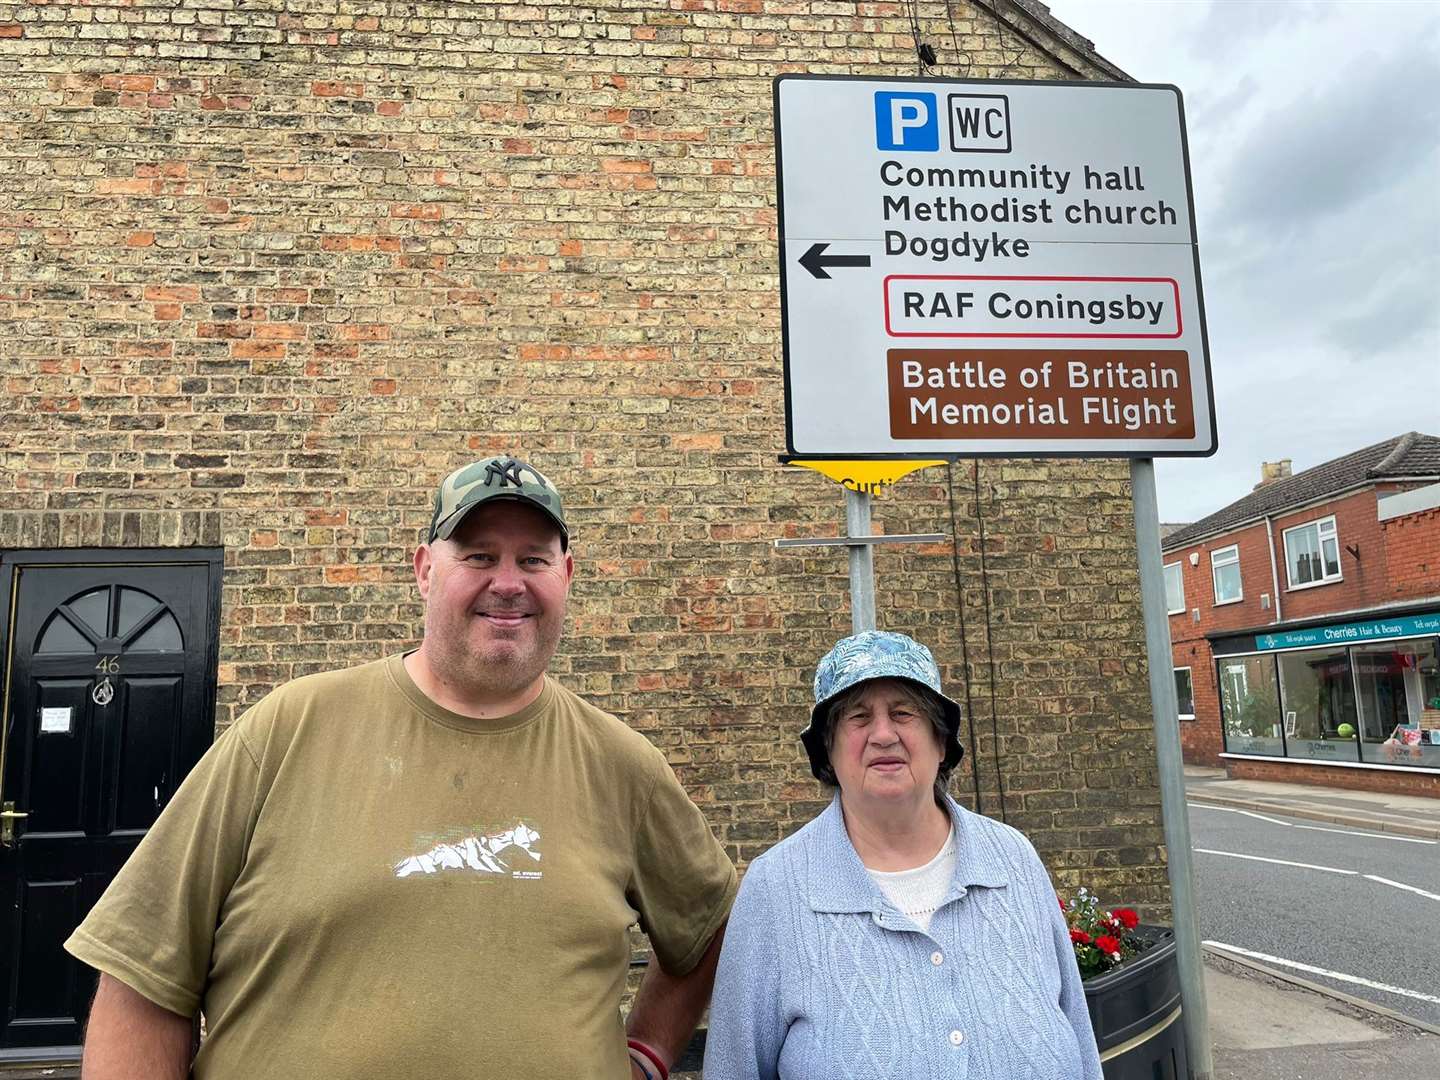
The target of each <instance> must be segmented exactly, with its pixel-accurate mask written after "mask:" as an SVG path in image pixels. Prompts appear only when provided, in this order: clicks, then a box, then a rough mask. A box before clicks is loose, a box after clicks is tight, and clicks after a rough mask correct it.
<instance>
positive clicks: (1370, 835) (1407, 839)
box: [1287, 823, 1440, 845]
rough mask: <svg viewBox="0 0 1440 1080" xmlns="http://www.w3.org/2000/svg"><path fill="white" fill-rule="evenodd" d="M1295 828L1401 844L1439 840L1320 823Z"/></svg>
mask: <svg viewBox="0 0 1440 1080" xmlns="http://www.w3.org/2000/svg"><path fill="white" fill-rule="evenodd" d="M1287 824H1288V823H1287ZM1295 828H1297V829H1309V830H1310V831H1311V832H1333V833H1339V834H1340V835H1341V836H1359V837H1363V838H1365V839H1367V840H1396V841H1398V842H1400V843H1402V844H1432V845H1433V844H1440V840H1422V839H1420V837H1418V836H1393V835H1391V834H1390V833H1378V832H1355V831H1354V830H1352V829H1327V828H1325V827H1324V826H1322V825H1296V826H1295Z"/></svg>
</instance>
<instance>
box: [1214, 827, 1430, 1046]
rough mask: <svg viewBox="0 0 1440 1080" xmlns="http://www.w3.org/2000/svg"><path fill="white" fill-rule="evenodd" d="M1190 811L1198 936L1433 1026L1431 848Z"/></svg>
mask: <svg viewBox="0 0 1440 1080" xmlns="http://www.w3.org/2000/svg"><path fill="white" fill-rule="evenodd" d="M1189 806H1190V833H1191V843H1192V846H1193V848H1194V851H1195V856H1194V865H1195V896H1196V906H1197V908H1198V914H1199V920H1200V937H1201V939H1202V940H1203V941H1207V942H1213V943H1216V944H1219V945H1227V946H1230V947H1232V948H1236V949H1240V950H1244V951H1245V952H1244V953H1243V954H1242V955H1249V956H1250V957H1251V958H1252V959H1257V960H1260V961H1261V962H1262V963H1266V964H1269V965H1270V966H1272V967H1277V968H1280V969H1282V970H1287V971H1290V972H1292V973H1293V974H1296V975H1299V976H1301V977H1302V978H1305V979H1309V980H1310V981H1312V982H1316V983H1320V984H1322V985H1325V986H1329V987H1333V988H1334V989H1336V990H1340V991H1343V992H1345V993H1347V994H1351V995H1353V996H1355V997H1358V998H1363V999H1364V1000H1366V1001H1372V1002H1375V1003H1377V1004H1380V1005H1384V1006H1386V1007H1387V1008H1390V1009H1394V1010H1395V1011H1396V1012H1399V1013H1402V1014H1404V1015H1406V1016H1411V1017H1414V1018H1416V1019H1419V1020H1424V1021H1426V1022H1428V1023H1430V1024H1435V1025H1440V843H1436V842H1435V841H1433V840H1418V839H1412V838H1408V837H1399V836H1393V835H1388V834H1385V833H1372V832H1365V831H1362V830H1358V829H1346V828H1343V827H1340V826H1333V825H1323V824H1321V823H1318V822H1313V821H1303V820H1300V819H1297V818H1287V817H1284V816H1282V815H1279V814H1270V813H1265V814H1261V813H1258V812H1255V811H1247V810H1235V809H1230V808H1221V807H1217V806H1207V805H1205V804H1202V803H1194V802H1192V803H1190V804H1189Z"/></svg>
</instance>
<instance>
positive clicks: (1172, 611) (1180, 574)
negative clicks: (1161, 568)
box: [1165, 562, 1185, 615]
mask: <svg viewBox="0 0 1440 1080" xmlns="http://www.w3.org/2000/svg"><path fill="white" fill-rule="evenodd" d="M1172 567H1173V568H1174V570H1175V579H1176V580H1177V581H1178V582H1179V583H1180V589H1179V592H1180V606H1179V607H1171V606H1170V570H1171V568H1172ZM1165 613H1166V614H1167V615H1184V614H1185V571H1184V569H1183V568H1182V567H1181V565H1180V564H1179V563H1178V562H1172V563H1166V564H1165Z"/></svg>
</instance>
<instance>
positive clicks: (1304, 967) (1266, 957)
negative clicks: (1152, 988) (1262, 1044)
mask: <svg viewBox="0 0 1440 1080" xmlns="http://www.w3.org/2000/svg"><path fill="white" fill-rule="evenodd" d="M1367 876H1368V875H1367ZM1202 944H1205V945H1209V946H1210V947H1211V948H1213V949H1223V950H1225V951H1226V952H1232V953H1236V954H1238V955H1240V956H1248V957H1249V958H1250V959H1251V960H1259V961H1261V962H1263V963H1267V964H1279V965H1280V966H1281V967H1288V968H1294V969H1295V970H1296V971H1308V972H1309V973H1310V974H1312V975H1323V976H1325V977H1326V978H1327V979H1335V980H1336V981H1338V982H1345V983H1353V984H1354V985H1356V986H1368V987H1369V988H1370V989H1372V990H1383V991H1384V992H1385V993H1387V994H1399V995H1401V996H1402V997H1408V998H1415V999H1416V1000H1417V1001H1429V1002H1431V1003H1433V1004H1436V1005H1440V997H1436V996H1435V995H1433V994H1422V993H1420V992H1419V991H1418V990H1405V989H1403V988H1401V987H1399V986H1391V985H1390V984H1389V983H1382V982H1375V981H1373V980H1371V979H1362V978H1361V977H1360V976H1359V975H1346V974H1345V973H1343V972H1340V971H1331V970H1329V969H1328V968H1322V967H1315V966H1314V965H1313V964H1302V963H1300V962H1299V961H1298V960H1286V959H1285V958H1283V957H1280V956H1271V955H1270V954H1269V953H1262V952H1252V951H1251V950H1249V949H1242V948H1240V947H1239V946H1238V945H1226V944H1225V943H1224V942H1223V941H1206V942H1202Z"/></svg>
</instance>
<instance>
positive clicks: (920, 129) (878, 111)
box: [875, 90, 940, 150]
mask: <svg viewBox="0 0 1440 1080" xmlns="http://www.w3.org/2000/svg"><path fill="white" fill-rule="evenodd" d="M875 145H876V147H878V148H879V149H881V150H939V149H940V117H939V113H938V111H937V109H936V105H935V95H934V94H917V93H914V92H913V91H912V92H909V93H896V92H894V91H889V90H878V91H876V93H875Z"/></svg>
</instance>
